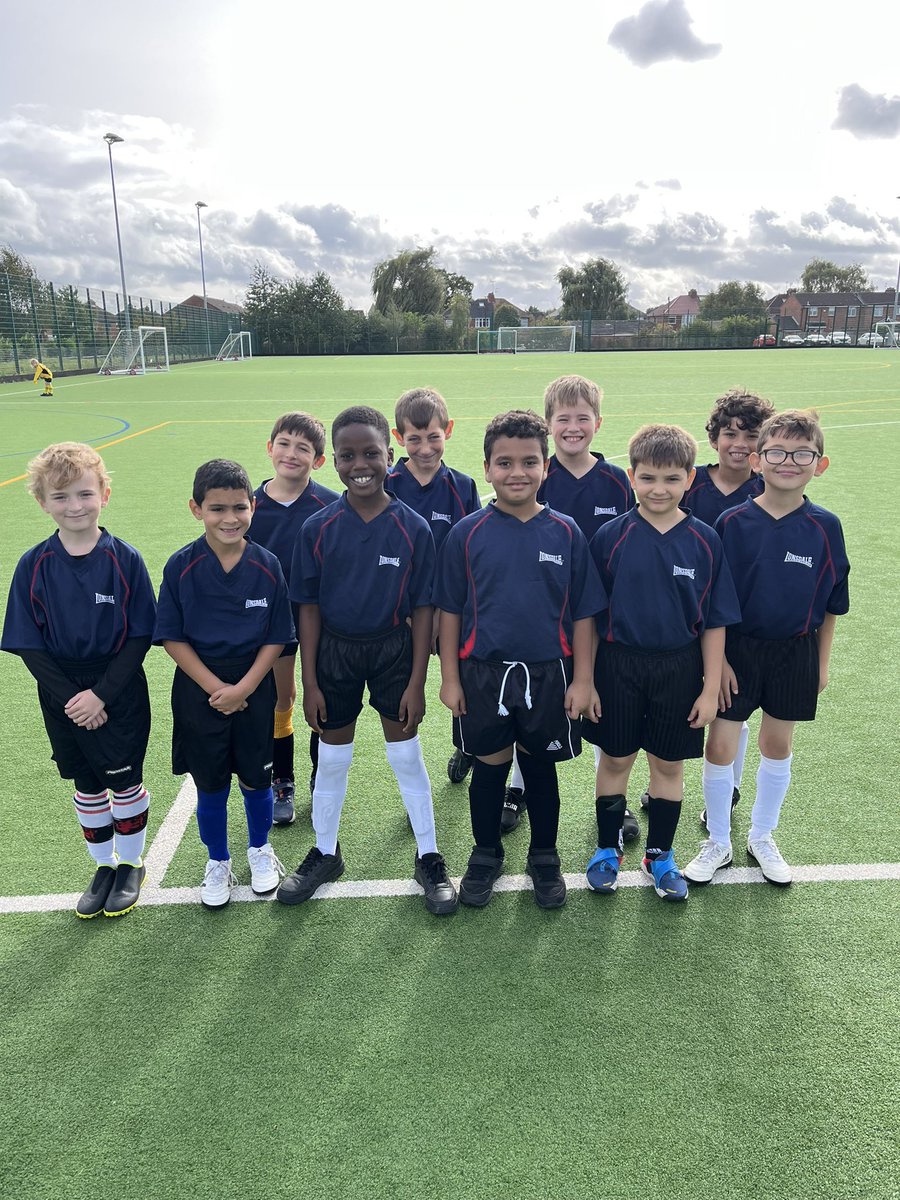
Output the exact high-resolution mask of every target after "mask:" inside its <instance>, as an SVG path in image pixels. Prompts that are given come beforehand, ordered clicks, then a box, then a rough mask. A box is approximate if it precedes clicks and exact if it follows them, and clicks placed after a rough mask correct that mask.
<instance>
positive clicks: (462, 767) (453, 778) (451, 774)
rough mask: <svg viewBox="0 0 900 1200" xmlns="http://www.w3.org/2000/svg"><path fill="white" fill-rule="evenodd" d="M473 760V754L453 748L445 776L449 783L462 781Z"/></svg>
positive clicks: (470, 768)
mask: <svg viewBox="0 0 900 1200" xmlns="http://www.w3.org/2000/svg"><path fill="white" fill-rule="evenodd" d="M474 761H475V755H474V754H465V753H463V751H462V750H454V751H453V755H452V757H451V758H450V761H449V762H448V763H447V778H448V779H449V780H450V782H451V783H462V781H463V780H464V779H465V777H466V776H467V775H468V773H469V772H470V771H471V770H472V763H473V762H474Z"/></svg>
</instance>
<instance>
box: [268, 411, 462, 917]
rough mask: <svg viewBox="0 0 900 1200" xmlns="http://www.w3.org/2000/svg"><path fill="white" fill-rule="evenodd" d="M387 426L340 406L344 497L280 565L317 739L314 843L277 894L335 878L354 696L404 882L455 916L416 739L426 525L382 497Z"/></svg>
mask: <svg viewBox="0 0 900 1200" xmlns="http://www.w3.org/2000/svg"><path fill="white" fill-rule="evenodd" d="M390 441H391V431H390V427H389V426H388V423H387V418H386V417H384V416H382V414H381V413H379V412H377V411H376V410H375V409H374V408H369V407H368V406H365V405H358V406H355V407H353V408H347V409H344V411H343V412H341V413H339V414H338V416H337V417H335V419H334V422H333V424H332V426H331V444H332V447H333V449H334V465H335V467H336V469H337V473H338V475H339V476H340V479H341V483H343V485H344V487H345V488H346V491H345V492H344V494H343V496H342V497H341V498H340V500H338V501H337V502H336V503H335V504H332V505H330V506H329V507H328V508H326V509H323V510H322V512H320V513H317V514H315V515H314V516H312V517H310V519H309V520H308V521H307V522H306V524H305V525H304V526H303V529H302V530H301V532H300V537H299V539H298V541H297V547H296V550H295V554H294V562H293V565H292V567H291V598H292V600H294V602H295V603H297V604H299V605H300V668H301V674H302V679H303V712H304V715H305V716H306V720H307V722H308V724H309V725H310V727H311V728H312V729H314V730H315V731H316V732H317V733H318V734H319V737H320V739H321V741H320V745H319V767H318V770H317V772H316V785H315V789H314V791H313V802H312V822H313V829H314V830H315V833H316V844H315V846H313V847H312V849H311V850H310V851H309V853H308V854H307V856H306V858H305V859H304V860H303V862H301V863H300V865H299V866H298V867H297V869H296V871H294V873H293V874H292V875H289V876H288V877H287V878H286V879H285V880H284V881H283V882H282V884H281V886H280V887H279V889H278V899H279V900H280V901H282V903H284V904H301V903H302V902H303V901H305V900H308V899H309V898H310V897H311V896H312V895H313V894H314V893H315V892H316V890H317V889H318V888H319V887H320V886H321V885H322V884H323V883H328V882H329V881H330V880H332V879H337V878H339V877H340V876H341V875H342V874H343V873H344V860H343V858H342V856H341V849H340V843H339V841H338V828H339V825H340V819H341V809H342V807H343V804H344V797H345V796H346V794H347V779H348V775H349V772H350V761H351V759H352V757H353V735H354V732H355V730H356V720H357V717H358V716H359V714H360V712H361V711H362V701H363V689H364V688H365V686H366V685H368V688H369V703H370V704H371V706H372V707H373V708H374V709H375V710H376V712H378V714H379V715H380V717H381V725H382V729H383V730H384V737H385V743H386V753H387V759H388V762H389V764H390V766H391V769H392V770H393V772H394V775H395V776H396V777H397V783H398V785H399V787H400V795H401V796H402V798H403V803H404V806H405V807H406V811H407V813H408V814H409V820H410V824H411V825H412V829H413V833H414V834H415V838H416V849H417V853H416V859H415V867H414V877H415V879H416V882H417V883H419V884H420V886H421V887H422V889H423V890H424V893H425V907H426V908H427V909H428V911H429V912H432V913H435V914H438V915H442V914H447V913H452V912H455V911H456V907H457V903H458V901H457V896H456V890H455V888H454V887H453V884H452V883H451V882H450V880H449V879H448V877H447V868H446V866H445V864H444V859H443V857H442V856H441V855H440V854H439V853H438V849H437V844H436V840H435V829H434V810H433V808H432V804H431V785H430V783H429V781H428V775H427V773H426V771H425V761H424V759H423V757H422V748H421V746H420V744H419V735H418V729H419V724H420V722H421V720H422V717H423V716H424V714H425V675H426V672H427V670H428V655H429V651H430V649H431V623H432V609H431V588H432V583H433V575H434V540H433V538H432V536H431V531H430V530H429V528H428V525H427V523H426V522H425V521H424V520H423V518H422V517H420V516H419V514H418V513H415V512H413V511H412V509H411V508H408V507H407V506H406V505H405V504H403V503H401V501H399V500H395V499H393V498H392V497H391V496H389V495H388V494H387V492H386V491H385V490H384V481H385V477H386V476H387V473H388V468H389V467H390V465H391V461H392V458H393V451H392V450H391V448H390Z"/></svg>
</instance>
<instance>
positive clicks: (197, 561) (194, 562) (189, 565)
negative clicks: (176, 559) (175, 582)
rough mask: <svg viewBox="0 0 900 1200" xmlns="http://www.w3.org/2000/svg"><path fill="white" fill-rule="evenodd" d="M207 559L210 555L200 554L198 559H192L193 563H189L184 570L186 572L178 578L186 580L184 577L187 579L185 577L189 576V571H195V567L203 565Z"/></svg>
mask: <svg viewBox="0 0 900 1200" xmlns="http://www.w3.org/2000/svg"><path fill="white" fill-rule="evenodd" d="M207 557H208V555H207V554H206V553H205V552H204V553H203V554H198V555H197V557H196V558H192V559H191V561H190V562H189V563H188V565H187V566H186V567H185V568H184V570H183V571H182V572H181V574H180V575H179V576H178V578H179V579H184V577H185V575H187V573H188V571H192V570H193V569H194V567H196V565H197V563H202V562H203V560H204V559H205V558H207Z"/></svg>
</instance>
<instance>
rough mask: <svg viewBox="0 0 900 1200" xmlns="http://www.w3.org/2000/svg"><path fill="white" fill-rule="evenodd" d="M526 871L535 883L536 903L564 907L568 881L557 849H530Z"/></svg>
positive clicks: (542, 905) (540, 905)
mask: <svg viewBox="0 0 900 1200" xmlns="http://www.w3.org/2000/svg"><path fill="white" fill-rule="evenodd" d="M525 871H526V873H527V874H528V875H530V876H531V882H532V883H533V884H534V899H535V903H536V904H537V905H538V906H539V907H540V908H562V906H563V905H564V904H565V902H566V881H565V880H564V879H563V877H562V872H561V871H560V869H559V855H558V854H557V853H556V851H555V850H531V851H529V854H528V861H527V863H526V864H525Z"/></svg>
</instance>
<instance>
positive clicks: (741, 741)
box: [733, 721, 750, 788]
mask: <svg viewBox="0 0 900 1200" xmlns="http://www.w3.org/2000/svg"><path fill="white" fill-rule="evenodd" d="M749 741H750V726H749V725H748V724H747V722H746V721H745V722H744V723H743V725H742V726H741V733H740V737H739V738H738V748H737V754H735V756H734V776H733V778H734V786H735V787H736V788H739V787H740V786H741V776H742V775H743V774H744V759H745V758H746V757H747V743H748V742H749Z"/></svg>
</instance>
